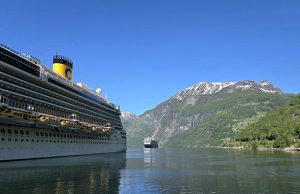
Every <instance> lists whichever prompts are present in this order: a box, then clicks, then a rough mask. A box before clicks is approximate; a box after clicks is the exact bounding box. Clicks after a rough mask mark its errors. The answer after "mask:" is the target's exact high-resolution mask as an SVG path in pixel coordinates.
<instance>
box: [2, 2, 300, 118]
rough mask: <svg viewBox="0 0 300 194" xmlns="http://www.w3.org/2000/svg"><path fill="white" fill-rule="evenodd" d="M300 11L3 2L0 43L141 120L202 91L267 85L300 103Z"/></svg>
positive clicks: (258, 5) (271, 6)
mask: <svg viewBox="0 0 300 194" xmlns="http://www.w3.org/2000/svg"><path fill="white" fill-rule="evenodd" d="M299 10H300V1H297V0H289V1H286V0H280V1H279V0H249V1H246V0H244V1H240V0H226V1H224V0H206V1H201V0H180V1H179V0H142V1H141V0H135V1H131V0H89V1H86V0H80V1H79V0H73V1H71V0H69V1H62V0H60V1H58V0H52V1H32V0H26V1H21V0H20V1H16V0H6V1H1V6H0V18H1V24H0V42H2V43H4V44H6V45H8V46H10V47H12V48H14V49H15V50H17V51H20V52H25V53H28V54H32V55H34V56H36V57H38V58H39V59H41V60H42V62H43V63H44V64H45V65H47V66H48V67H51V63H52V56H53V54H55V53H56V52H58V53H59V54H62V55H65V56H67V57H69V58H71V59H72V60H73V61H74V70H73V77H74V80H75V81H76V82H85V83H86V84H87V85H88V86H89V87H91V88H93V89H96V88H97V87H101V88H102V89H103V90H104V96H107V97H108V98H109V100H110V101H112V102H114V103H117V104H120V105H121V108H122V111H130V112H133V113H136V114H141V113H143V112H144V111H146V110H148V109H150V108H153V107H155V106H156V105H157V104H158V103H160V102H162V101H164V100H166V99H168V98H169V97H170V96H172V95H174V94H175V93H176V92H177V91H179V90H182V89H184V88H186V87H188V86H190V85H192V84H195V83H197V82H200V81H239V80H245V79H249V80H255V81H260V80H269V81H270V82H272V83H273V84H274V85H276V86H278V87H280V88H281V89H282V90H283V91H284V92H289V93H299V91H300V89H299V84H300V75H299V73H300V49H299V48H300V11H299Z"/></svg>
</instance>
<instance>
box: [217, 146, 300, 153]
mask: <svg viewBox="0 0 300 194" xmlns="http://www.w3.org/2000/svg"><path fill="white" fill-rule="evenodd" d="M218 148H222V149H236V150H253V151H261V152H266V151H267V152H292V153H300V148H295V147H287V148H266V147H258V148H257V149H252V148H249V147H244V146H240V147H218Z"/></svg>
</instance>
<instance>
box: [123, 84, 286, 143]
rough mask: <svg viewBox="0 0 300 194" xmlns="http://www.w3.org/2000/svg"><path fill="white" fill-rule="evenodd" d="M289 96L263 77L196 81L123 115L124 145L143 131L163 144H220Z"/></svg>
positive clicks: (140, 138) (283, 102) (141, 138)
mask: <svg viewBox="0 0 300 194" xmlns="http://www.w3.org/2000/svg"><path fill="white" fill-rule="evenodd" d="M290 98H291V96H290V95H287V94H284V93H283V92H282V91H281V90H280V89H279V88H277V87H275V86H274V85H272V84H271V83H269V82H268V81H261V82H255V81H250V80H245V81H239V82H200V83H197V84H195V85H193V86H191V87H188V88H186V89H184V90H182V91H180V92H178V93H177V94H176V95H174V96H172V97H171V98H170V99H168V100H166V101H165V102H162V103H161V104H159V105H158V106H156V107H155V108H154V109H152V110H148V111H146V112H145V113H144V114H142V115H140V116H138V117H137V116H133V117H131V116H128V115H127V116H126V115H124V116H122V120H123V121H124V122H125V126H124V127H125V128H126V129H127V131H128V132H127V134H128V141H129V142H131V143H129V144H128V145H129V147H130V145H136V146H142V140H143V138H144V137H146V136H148V135H150V136H153V137H155V138H156V139H158V140H159V144H160V146H165V147H202V146H220V145H221V144H222V143H224V142H226V141H228V140H230V139H231V138H233V137H234V136H235V135H236V134H237V133H239V132H240V130H241V129H243V128H245V127H246V126H248V125H249V124H250V123H252V122H254V121H257V120H258V119H259V118H261V117H263V116H264V115H265V114H266V113H267V112H269V111H271V110H274V109H275V108H277V107H279V106H281V105H284V104H286V103H287V102H288V101H289V100H290ZM132 137H133V138H132ZM137 141H139V142H137ZM134 142H135V143H134Z"/></svg>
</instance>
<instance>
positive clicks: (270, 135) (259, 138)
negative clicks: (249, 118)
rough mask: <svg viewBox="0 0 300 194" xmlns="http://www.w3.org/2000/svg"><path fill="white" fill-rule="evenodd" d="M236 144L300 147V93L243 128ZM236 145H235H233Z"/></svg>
mask: <svg viewBox="0 0 300 194" xmlns="http://www.w3.org/2000/svg"><path fill="white" fill-rule="evenodd" d="M236 145H244V146H249V147H252V148H257V147H273V148H284V147H290V146H292V147H300V95H297V96H296V97H294V98H293V99H292V100H291V101H290V103H289V104H288V105H285V106H282V107H280V108H278V109H276V110H274V111H272V112H270V113H268V114H267V115H266V116H265V117H262V118H261V119H260V120H259V121H258V122H255V123H252V124H250V125H249V126H248V127H246V128H244V129H243V130H241V132H240V134H238V136H237V143H236V144H235V146H236ZM231 146H234V145H231Z"/></svg>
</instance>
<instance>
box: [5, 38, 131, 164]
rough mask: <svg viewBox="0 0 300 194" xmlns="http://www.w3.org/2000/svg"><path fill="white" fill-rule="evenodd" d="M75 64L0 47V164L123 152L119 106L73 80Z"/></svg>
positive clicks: (123, 144)
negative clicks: (46, 61)
mask: <svg viewBox="0 0 300 194" xmlns="http://www.w3.org/2000/svg"><path fill="white" fill-rule="evenodd" d="M72 70H73V62H72V61H71V60H70V59H68V58H66V57H63V56H60V55H55V56H54V57H53V71H52V70H50V69H48V68H47V67H46V66H44V65H42V63H41V61H40V60H38V59H37V58H36V57H33V56H30V55H25V54H20V53H18V52H16V51H14V50H13V49H10V48H9V47H7V46H5V45H3V44H0V130H1V131H0V135H1V137H0V138H1V139H0V161H3V160H16V159H29V158H44V157H58V156H70V155H83V154H97V153H110V152H123V151H125V150H126V132H125V131H124V130H123V127H122V123H121V119H120V115H121V112H120V107H119V106H118V105H115V104H112V103H110V102H109V101H108V100H106V99H105V98H103V97H102V96H101V89H97V90H96V91H93V90H91V89H89V88H88V87H87V86H86V85H84V84H82V83H75V82H73V81H72Z"/></svg>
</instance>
